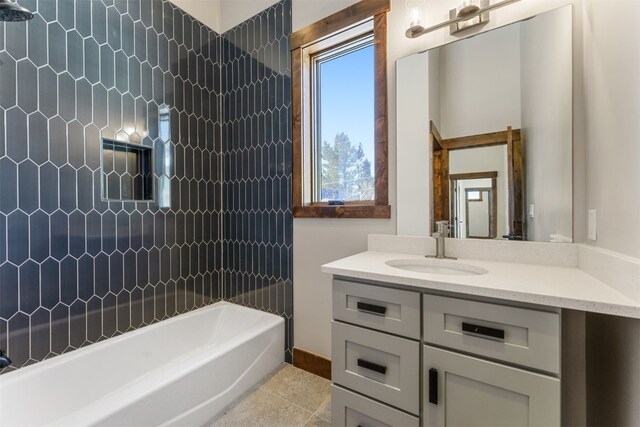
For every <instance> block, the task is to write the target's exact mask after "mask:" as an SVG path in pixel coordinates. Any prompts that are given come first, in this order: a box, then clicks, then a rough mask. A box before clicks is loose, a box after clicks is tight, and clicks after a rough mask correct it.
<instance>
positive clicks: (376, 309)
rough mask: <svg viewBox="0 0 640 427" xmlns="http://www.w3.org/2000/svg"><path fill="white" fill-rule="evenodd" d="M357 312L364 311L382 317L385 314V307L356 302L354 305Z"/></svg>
mask: <svg viewBox="0 0 640 427" xmlns="http://www.w3.org/2000/svg"><path fill="white" fill-rule="evenodd" d="M356 306H357V307H358V311H366V312H367V313H372V314H379V315H381V316H384V315H385V314H387V307H385V306H382V305H375V304H368V303H366V302H361V301H358V303H357V304H356Z"/></svg>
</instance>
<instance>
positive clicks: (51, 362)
mask: <svg viewBox="0 0 640 427" xmlns="http://www.w3.org/2000/svg"><path fill="white" fill-rule="evenodd" d="M224 307H233V308H234V309H239V310H241V311H245V310H250V311H254V312H257V313H258V314H259V315H260V316H262V317H264V318H265V320H267V321H261V322H257V324H256V325H255V327H254V328H252V329H251V330H250V331H245V332H243V334H242V335H241V336H242V337H244V338H245V339H247V340H248V339H251V338H254V337H256V336H257V335H259V334H260V333H262V332H264V331H265V330H267V329H270V328H272V327H274V326H277V325H278V324H280V323H284V318H282V316H279V315H277V314H273V313H269V312H266V311H262V310H258V309H255V308H251V307H246V306H243V305H240V304H235V303H232V302H229V301H217V302H215V303H213V304H209V305H206V306H204V307H200V308H197V309H195V310H190V311H188V312H186V313H181V314H178V315H176V316H173V317H170V318H168V319H163V320H159V321H157V322H155V323H152V324H150V325H145V326H141V327H139V328H137V329H135V330H133V331H128V332H123V333H122V334H120V335H116V336H114V337H109V338H105V339H103V340H102V341H98V342H96V343H92V344H89V345H86V346H84V347H79V348H76V349H74V350H71V351H67V352H65V353H62V354H59V355H56V356H53V357H51V358H48V359H45V360H42V361H40V362H36V363H34V364H32V365H29V366H24V367H21V368H17V369H15V370H12V371H9V372H7V373H6V374H2V375H0V391H1V389H2V388H4V387H8V386H10V385H11V384H12V383H14V382H17V381H20V380H22V379H25V378H26V377H30V376H34V375H37V374H38V373H39V372H41V371H44V370H48V369H52V368H55V367H56V366H58V365H62V364H64V363H66V362H70V361H71V360H73V359H76V358H78V357H82V356H86V355H88V354H90V353H93V352H96V351H99V350H101V349H102V348H103V347H106V346H109V345H113V344H115V343H116V342H119V341H124V340H128V339H133V338H134V337H136V336H137V335H139V334H142V333H145V332H148V331H150V330H151V329H152V328H156V329H157V328H159V327H161V326H166V325H168V324H170V323H175V322H178V321H180V320H183V319H184V318H186V317H191V316H195V315H197V314H200V313H202V312H204V311H209V310H215V309H220V308H224ZM283 351H284V350H283Z"/></svg>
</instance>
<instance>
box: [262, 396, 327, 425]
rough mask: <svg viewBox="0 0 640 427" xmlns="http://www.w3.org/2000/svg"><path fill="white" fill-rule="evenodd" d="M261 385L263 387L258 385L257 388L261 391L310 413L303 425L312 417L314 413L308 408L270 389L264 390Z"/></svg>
mask: <svg viewBox="0 0 640 427" xmlns="http://www.w3.org/2000/svg"><path fill="white" fill-rule="evenodd" d="M262 387H263V386H260V388H258V390H261V391H263V392H265V393H267V394H270V395H271V396H273V397H276V398H278V399H280V400H282V401H284V402H287V403H290V404H291V405H293V406H295V407H296V408H298V409H302V410H303V411H304V412H306V413H308V414H310V417H309V418H307V420H306V421H305V422H304V424H302V425H303V426H304V425H306V424H307V423H308V422H309V421H311V419H312V418H313V417H314V415H315V413H312V412H311V411H309V410H308V409H305V408H303V407H302V406H300V405H297V404H295V403H293V402H292V401H290V400H289V399H285V398H284V397H281V396H278V395H277V394H275V393H271V392H270V391H268V390H265V389H263V388H262Z"/></svg>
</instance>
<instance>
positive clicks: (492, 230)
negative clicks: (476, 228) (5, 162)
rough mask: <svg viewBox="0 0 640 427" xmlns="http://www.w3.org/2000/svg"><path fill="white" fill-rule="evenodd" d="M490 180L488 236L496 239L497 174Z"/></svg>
mask: <svg viewBox="0 0 640 427" xmlns="http://www.w3.org/2000/svg"><path fill="white" fill-rule="evenodd" d="M495 174H496V175H495V176H494V177H493V178H491V201H490V203H491V212H490V214H489V220H490V222H489V236H490V237H491V238H492V239H495V238H496V237H498V172H496V173H495Z"/></svg>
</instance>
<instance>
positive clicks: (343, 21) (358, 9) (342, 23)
mask: <svg viewBox="0 0 640 427" xmlns="http://www.w3.org/2000/svg"><path fill="white" fill-rule="evenodd" d="M390 9H391V1H390V0H362V1H360V2H358V3H355V4H353V5H351V6H349V7H347V8H346V9H342V10H340V11H338V12H336V13H334V14H333V15H329V16H327V17H326V18H323V19H321V20H319V21H317V22H315V23H313V24H311V25H307V26H306V27H304V28H301V29H300V30H298V31H296V32H294V33H292V34H291V39H290V41H289V45H290V46H289V48H290V49H291V50H295V49H297V48H300V47H305V46H308V45H310V44H313V43H315V42H317V41H319V40H322V39H323V38H326V37H329V36H331V35H333V34H334V33H337V32H340V31H343V30H345V29H347V28H348V27H351V26H353V25H355V24H357V23H359V22H361V21H363V20H365V19H368V18H371V17H372V16H376V15H380V14H385V13H386V12H388V11H389V10H390Z"/></svg>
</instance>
